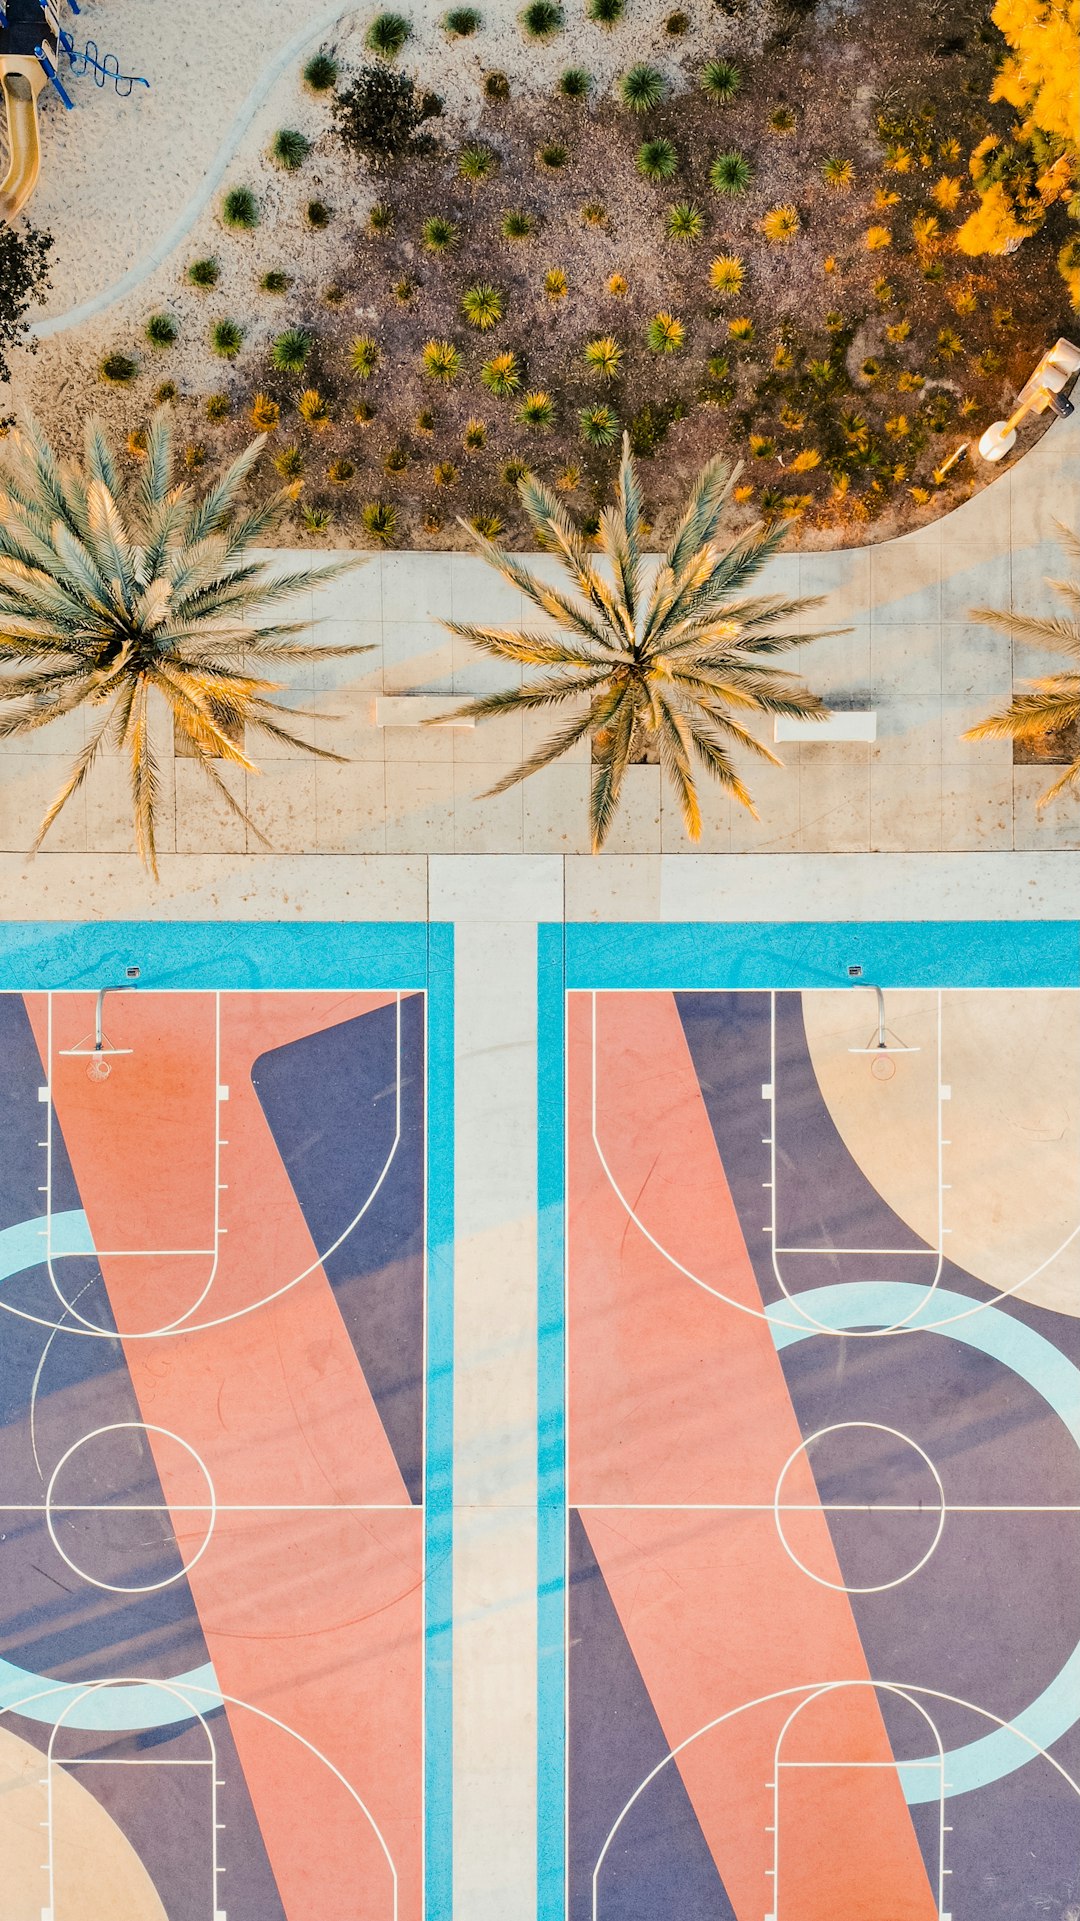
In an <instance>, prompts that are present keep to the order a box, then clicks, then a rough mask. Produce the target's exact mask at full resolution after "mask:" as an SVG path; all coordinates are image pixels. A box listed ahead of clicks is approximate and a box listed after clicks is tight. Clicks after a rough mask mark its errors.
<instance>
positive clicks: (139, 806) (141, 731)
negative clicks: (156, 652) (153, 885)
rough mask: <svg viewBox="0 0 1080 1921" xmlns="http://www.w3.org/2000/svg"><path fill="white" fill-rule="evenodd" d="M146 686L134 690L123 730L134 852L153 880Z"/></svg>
mask: <svg viewBox="0 0 1080 1921" xmlns="http://www.w3.org/2000/svg"><path fill="white" fill-rule="evenodd" d="M148 697H149V684H148V682H147V681H145V680H141V681H140V682H139V684H138V687H137V689H136V690H135V697H134V700H133V703H132V711H131V716H130V719H129V722H128V728H127V746H128V750H129V752H130V755H131V800H132V808H133V812H134V818H135V849H136V852H137V853H138V855H139V858H140V860H142V861H143V862H144V864H145V865H146V866H147V867H148V868H149V869H150V872H151V874H152V875H153V876H154V879H155V880H157V878H158V865H157V846H156V839H155V830H154V821H155V815H156V811H157V799H158V785H159V777H158V767H157V761H156V759H155V756H154V749H153V743H152V741H151V737H150V720H149V714H148V711H147V705H148Z"/></svg>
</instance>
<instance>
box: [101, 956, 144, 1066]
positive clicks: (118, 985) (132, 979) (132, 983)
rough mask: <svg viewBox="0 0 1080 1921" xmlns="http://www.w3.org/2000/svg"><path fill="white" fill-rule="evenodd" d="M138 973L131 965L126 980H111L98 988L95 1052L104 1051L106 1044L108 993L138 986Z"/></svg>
mask: <svg viewBox="0 0 1080 1921" xmlns="http://www.w3.org/2000/svg"><path fill="white" fill-rule="evenodd" d="M138 973H139V970H138V968H137V967H131V968H129V969H128V976H129V978H128V979H127V980H126V981H109V983H108V984H107V986H105V987H99V988H98V994H97V1000H96V1001H95V1002H94V1052H95V1054H100V1053H101V1051H102V1048H103V1047H104V1045H105V1029H104V1026H103V1017H104V1012H105V996H106V994H123V993H125V992H126V991H127V990H128V989H129V988H131V989H134V988H136V987H137V986H138Z"/></svg>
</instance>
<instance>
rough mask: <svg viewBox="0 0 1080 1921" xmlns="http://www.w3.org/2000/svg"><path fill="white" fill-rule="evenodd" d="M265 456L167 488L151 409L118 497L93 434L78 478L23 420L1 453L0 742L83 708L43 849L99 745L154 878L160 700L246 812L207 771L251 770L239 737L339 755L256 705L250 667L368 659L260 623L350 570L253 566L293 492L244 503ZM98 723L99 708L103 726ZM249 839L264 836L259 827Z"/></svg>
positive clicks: (259, 443) (256, 679) (163, 430)
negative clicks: (119, 778) (155, 720)
mask: <svg viewBox="0 0 1080 1921" xmlns="http://www.w3.org/2000/svg"><path fill="white" fill-rule="evenodd" d="M263 445H264V440H263V439H262V438H259V439H258V440H254V441H253V442H252V443H251V445H250V446H249V447H248V448H247V449H246V450H245V451H244V452H243V453H242V454H240V455H239V457H238V458H237V459H236V460H234V461H233V463H232V465H231V466H230V467H229V468H227V470H226V471H225V473H223V474H222V475H221V477H220V478H219V479H218V480H216V481H214V482H213V483H212V484H211V485H210V486H209V487H208V488H207V489H206V490H205V492H203V493H202V494H201V496H198V495H196V494H194V493H193V492H192V490H191V488H190V487H189V486H187V485H185V484H183V483H182V482H181V483H179V484H178V483H177V482H176V480H175V478H174V461H173V446H172V428H171V423H170V418H169V412H168V409H167V408H159V410H158V411H157V413H156V414H155V415H154V417H153V419H152V420H151V422H150V425H149V427H148V428H147V430H146V434H145V450H144V452H143V457H142V459H141V461H140V463H139V467H138V470H137V472H136V474H135V476H134V478H133V479H132V480H131V481H130V482H129V483H128V484H127V485H124V484H122V482H121V479H120V476H119V474H118V472H117V468H116V464H115V462H114V460H113V456H112V453H111V451H110V449H109V446H108V444H107V442H106V440H105V438H104V435H103V433H102V429H101V426H100V424H99V423H98V422H97V421H96V420H91V421H90V422H89V423H88V424H87V428H86V447H85V458H84V464H83V466H82V468H78V467H76V466H73V465H69V464H67V463H61V462H60V461H59V460H58V459H57V457H56V455H55V454H54V452H53V450H52V448H51V447H50V445H49V443H48V441H47V440H46V438H45V436H44V434H43V433H42V431H41V429H40V428H39V427H38V426H37V424H36V423H35V422H34V421H33V420H27V421H26V423H25V424H24V426H23V427H22V429H21V430H20V431H19V432H17V433H15V434H14V435H13V436H12V437H11V439H9V441H8V442H7V443H6V446H5V460H4V468H3V471H2V477H0V662H3V663H4V665H5V666H6V667H7V668H8V669H9V671H8V672H7V674H6V675H0V703H2V706H0V738H3V739H7V740H10V739H12V738H14V737H16V736H21V735H25V734H30V733H35V732H36V731H37V730H38V729H39V728H41V727H46V726H48V724H49V722H50V721H53V720H58V719H60V717H61V716H62V715H64V714H70V713H72V712H74V711H75V710H76V709H77V708H79V707H87V708H90V709H91V710H93V714H92V717H91V720H90V724H89V725H88V732H87V738H86V743H85V745H84V746H83V748H82V750H81V751H80V753H79V754H78V755H77V757H76V759H75V761H74V764H73V766H72V769H71V772H70V774H69V775H68V777H67V779H66V780H65V782H64V784H63V786H62V787H61V788H60V791H59V793H58V794H57V795H56V798H55V799H54V800H53V801H52V803H51V805H50V806H49V808H48V809H47V811H46V813H45V816H44V819H43V820H42V823H41V826H40V828H39V829H38V833H37V837H36V839H35V841H34V846H33V849H32V850H31V851H32V852H36V851H37V849H38V848H39V847H40V845H41V843H42V841H43V840H44V838H45V836H46V834H47V833H48V831H49V829H50V827H51V826H52V824H53V822H54V821H55V820H56V818H57V816H58V814H59V813H60V812H61V810H62V808H63V807H64V806H65V805H66V803H67V802H68V801H69V800H70V799H71V797H72V795H73V794H76V793H77V792H78V791H79V789H80V787H81V786H82V785H83V782H84V781H85V779H86V777H87V775H88V774H89V772H90V770H91V768H92V767H93V766H94V764H95V762H96V761H97V759H98V757H99V755H100V754H101V753H102V752H103V751H104V750H105V749H111V750H113V751H114V752H121V753H123V754H124V755H125V756H126V758H127V759H128V762H129V766H130V776H131V797H132V807H133V813H134V827H135V846H136V849H137V851H138V853H139V855H140V857H141V859H142V860H143V862H144V864H145V865H146V866H147V867H148V868H149V869H150V871H151V872H152V873H153V874H154V875H155V876H156V874H157V857H156V851H155V811H156V802H157V797H158V790H159V780H160V775H159V769H158V765H157V760H156V757H155V752H154V746H153V741H152V732H151V716H152V711H153V706H154V704H155V701H154V697H155V696H156V697H157V699H158V701H160V702H164V703H165V705H166V706H167V708H169V709H170V710H171V713H172V718H173V722H174V725H175V727H176V728H177V730H178V731H179V732H181V733H182V734H183V735H184V736H185V737H186V739H187V741H188V743H189V745H190V748H191V750H192V753H193V756H194V758H195V759H196V760H197V761H198V762H199V764H200V766H201V767H202V769H203V772H204V773H205V775H206V777H207V779H208V780H209V782H210V784H211V786H212V787H214V788H215V789H216V790H217V792H218V793H219V794H220V795H221V797H222V799H223V800H224V801H225V802H226V804H227V805H228V806H229V807H230V808H231V809H232V811H233V812H234V813H237V814H239V815H240V816H241V818H242V819H245V820H246V819H247V816H246V814H245V812H244V809H243V808H242V806H241V805H240V803H239V802H238V801H237V800H236V799H235V798H234V796H233V794H232V793H231V792H230V790H229V788H228V787H227V786H226V784H225V782H224V781H223V779H222V777H221V774H220V772H219V770H218V767H217V765H216V763H217V762H218V761H219V760H227V761H231V762H232V763H233V765H234V766H238V767H242V768H244V769H246V770H247V771H249V772H252V773H255V772H257V771H258V770H257V768H256V767H255V765H254V763H253V762H252V761H251V760H250V759H249V757H248V755H247V753H246V752H245V750H244V747H243V746H242V745H241V742H242V741H243V738H244V734H245V730H249V731H250V732H251V733H255V734H261V735H263V736H264V737H265V738H266V739H268V740H275V741H283V742H287V743H288V745H289V746H290V747H301V748H306V749H307V750H308V751H309V752H311V753H317V754H319V755H321V756H323V757H324V758H326V759H330V760H340V759H342V758H343V756H342V755H340V754H334V753H331V752H329V750H328V749H326V748H323V747H311V746H310V745H309V743H308V742H306V741H305V740H303V739H301V738H300V737H299V736H298V735H296V734H294V733H293V732H292V731H291V729H290V728H289V727H287V726H285V725H283V716H284V717H286V718H287V717H288V716H289V715H290V714H292V713H294V712H295V710H294V709H292V708H289V707H283V706H281V705H280V704H279V703H278V702H276V701H273V700H270V699H268V698H267V696H268V695H270V694H273V693H276V692H277V691H278V689H279V688H280V686H281V682H280V681H275V680H268V679H264V678H262V677H261V676H260V675H259V674H257V673H256V672H254V671H253V670H254V669H255V668H257V667H261V666H263V665H264V664H270V663H276V662H280V661H305V660H324V659H327V658H329V657H330V656H332V655H338V654H352V653H357V652H362V651H365V650H363V649H360V648H356V647H351V646H332V647H330V646H328V647H322V646H316V645H305V644H303V643H301V642H297V641H294V640H292V639H290V638H289V637H290V636H291V635H293V634H298V633H302V632H303V631H304V628H305V623H304V622H302V621H297V622H285V623H282V622H275V621H271V622H267V621H266V619H265V610H267V609H268V608H270V607H272V606H273V605H274V604H275V603H277V602H281V601H285V600H289V599H292V598H294V597H295V596H296V595H297V594H300V593H305V592H307V591H308V590H309V589H310V588H311V587H313V586H314V585H316V584H317V583H318V582H320V581H323V580H327V579H329V578H331V577H332V576H334V575H337V574H340V573H342V572H343V571H344V570H345V568H346V567H348V566H350V565H355V562H348V561H346V562H344V563H338V564H336V565H333V566H331V567H329V568H327V567H322V568H306V569H304V570H303V571H301V572H294V573H289V574H282V575H279V576H278V577H276V578H273V577H270V576H268V575H267V572H266V567H265V564H264V563H262V562H259V561H255V560H253V559H252V558H251V557H250V550H251V549H252V548H254V547H257V546H258V545H259V543H260V541H261V539H262V538H263V536H264V535H265V534H266V533H267V532H268V530H269V529H270V527H271V526H272V525H273V522H274V520H275V518H276V516H277V513H278V511H279V509H280V508H281V507H282V505H283V504H284V502H285V500H286V498H287V496H286V495H282V494H277V495H275V496H274V497H273V498H271V499H269V500H267V501H266V502H265V503H264V504H263V505H261V506H256V507H251V506H242V505H241V503H240V495H241V492H242V489H243V487H244V484H245V482H246V480H247V478H248V476H249V474H250V473H251V470H252V468H253V466H254V465H255V461H256V460H257V458H258V455H259V453H260V452H261V450H262V447H263ZM98 710H102V714H101V718H100V720H99V719H98V718H97V713H98ZM256 831H257V830H256Z"/></svg>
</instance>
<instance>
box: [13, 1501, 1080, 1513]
mask: <svg viewBox="0 0 1080 1921" xmlns="http://www.w3.org/2000/svg"><path fill="white" fill-rule="evenodd" d="M5 1505H6V1504H5V1503H2V1502H0V1509H3V1508H4V1507H5ZM570 1505H571V1507H574V1508H577V1509H578V1510H579V1512H581V1513H582V1514H773V1513H775V1512H777V1511H779V1512H780V1513H781V1514H936V1513H937V1512H938V1509H937V1508H932V1507H927V1506H926V1504H925V1502H918V1501H781V1503H780V1506H779V1510H777V1506H776V1503H775V1501H572V1502H571V1503H570ZM35 1512H36V1510H35ZM945 1512H946V1514H1080V1502H1072V1503H1066V1502H1063V1503H1061V1504H1060V1505H1056V1506H1055V1505H1052V1504H1049V1503H1047V1504H1046V1505H1044V1506H1038V1505H1029V1504H1028V1503H1027V1502H1020V1501H1018V1502H1015V1503H1013V1504H1012V1505H1010V1504H1009V1503H1007V1502H999V1501H947V1502H946V1504H945Z"/></svg>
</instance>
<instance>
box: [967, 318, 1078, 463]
mask: <svg viewBox="0 0 1080 1921" xmlns="http://www.w3.org/2000/svg"><path fill="white" fill-rule="evenodd" d="M1076 373H1080V347H1077V346H1076V345H1075V344H1074V343H1073V341H1071V340H1064V339H1062V340H1059V341H1058V342H1057V343H1056V345H1055V346H1053V347H1051V348H1050V349H1049V350H1048V352H1046V353H1044V355H1043V357H1042V359H1041V360H1040V362H1039V364H1038V366H1037V367H1036V369H1035V372H1034V373H1033V374H1032V376H1031V378H1030V380H1027V381H1025V382H1024V385H1023V386H1022V387H1021V389H1020V392H1019V393H1018V394H1017V396H1016V407H1015V409H1014V411H1013V412H1012V413H1011V414H1010V415H1009V418H1008V420H995V421H994V424H993V426H992V427H988V428H987V429H986V432H985V433H984V435H983V437H982V439H981V440H980V442H979V452H980V453H981V455H982V457H983V459H984V460H1003V459H1004V458H1005V455H1006V454H1007V453H1008V452H1009V451H1010V449H1011V448H1013V447H1015V445H1016V429H1017V427H1018V426H1019V425H1020V422H1021V421H1022V420H1025V419H1026V418H1027V416H1028V414H1044V413H1046V411H1047V409H1049V410H1050V411H1051V412H1053V413H1055V414H1057V415H1058V418H1059V419H1062V420H1065V419H1067V418H1068V416H1069V415H1070V414H1071V413H1072V412H1073V411H1074V410H1073V404H1072V401H1071V400H1066V399H1064V398H1063V396H1062V392H1061V390H1062V388H1063V387H1064V386H1065V384H1066V382H1067V381H1069V380H1071V379H1072V376H1073V375H1074V374H1076Z"/></svg>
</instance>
